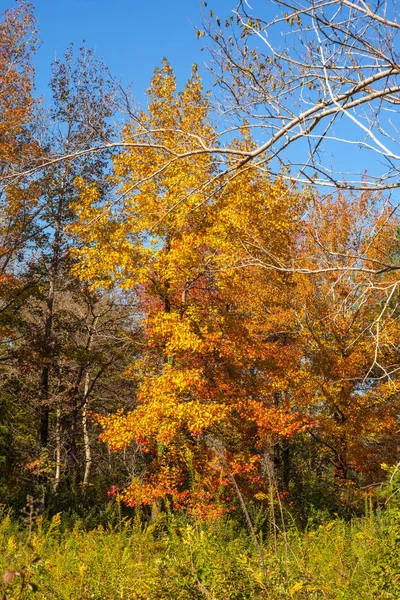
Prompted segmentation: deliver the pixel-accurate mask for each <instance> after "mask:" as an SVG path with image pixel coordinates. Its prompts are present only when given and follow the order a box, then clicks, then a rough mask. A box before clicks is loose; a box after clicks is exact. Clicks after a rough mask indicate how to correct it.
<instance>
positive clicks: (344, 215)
mask: <svg viewBox="0 0 400 600" xmlns="http://www.w3.org/2000/svg"><path fill="white" fill-rule="evenodd" d="M397 228H398V224H397V220H396V219H394V218H392V208H391V206H390V204H388V203H385V202H384V200H383V199H382V198H381V196H376V195H373V194H371V193H367V192H365V193H363V194H360V195H359V196H357V197H352V196H346V195H344V194H338V195H332V196H328V197H325V198H323V201H321V200H320V199H318V198H317V201H316V203H315V204H314V208H313V210H311V211H310V213H309V215H308V221H307V223H305V225H304V229H303V236H304V237H303V240H302V246H301V248H300V250H299V254H298V256H297V260H298V262H297V264H298V266H300V265H303V266H304V267H305V266H307V267H309V268H310V269H313V270H315V271H316V273H315V275H314V276H313V277H311V278H310V277H306V278H304V277H302V278H300V279H299V280H298V287H297V290H298V298H297V300H296V303H297V312H298V316H299V322H300V323H301V334H302V338H303V344H304V350H303V352H304V359H305V361H306V365H307V367H306V368H307V370H308V371H309V377H310V383H311V395H312V397H313V402H314V403H315V408H314V411H312V409H311V411H312V412H314V413H317V414H318V426H317V427H316V428H315V429H314V430H312V431H311V434H312V435H313V436H315V438H316V440H317V441H318V442H319V443H320V444H322V446H323V447H324V448H325V451H326V452H327V454H328V456H329V457H330V460H331V461H332V463H333V465H334V469H335V475H336V477H338V478H341V479H345V478H346V477H347V476H348V475H349V470H353V472H356V473H360V474H362V475H363V476H364V481H366V482H371V481H376V479H377V478H379V471H380V465H381V464H382V463H384V462H386V461H389V462H390V460H391V458H390V457H391V456H394V455H395V454H396V449H397V441H396V432H397V429H398V421H397V415H398V410H399V404H398V381H397V364H398V359H399V357H398V350H397V349H398V344H399V333H398V291H397V283H396V273H395V271H393V270H392V269H387V268H386V266H385V265H388V264H389V265H391V264H392V263H393V259H394V257H395V255H396V253H397V251H398V239H397V235H396V232H397ZM361 260H362V264H360V261H361ZM379 265H380V266H381V267H382V268H381V270H380V271H379V269H378V271H379V272H376V267H377V266H379Z"/></svg>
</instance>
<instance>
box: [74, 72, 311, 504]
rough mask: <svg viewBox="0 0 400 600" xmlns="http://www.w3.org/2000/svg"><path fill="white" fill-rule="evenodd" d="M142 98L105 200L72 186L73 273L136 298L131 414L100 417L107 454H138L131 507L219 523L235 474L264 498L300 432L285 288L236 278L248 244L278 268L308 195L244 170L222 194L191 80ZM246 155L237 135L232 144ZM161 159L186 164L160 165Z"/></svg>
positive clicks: (253, 270) (262, 273)
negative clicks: (272, 458) (286, 447)
mask: <svg viewBox="0 0 400 600" xmlns="http://www.w3.org/2000/svg"><path fill="white" fill-rule="evenodd" d="M149 96H150V102H149V107H148V111H147V112H146V113H143V114H142V115H141V118H140V121H139V125H137V124H136V123H132V124H130V125H128V126H127V127H126V129H125V133H124V135H125V136H126V137H125V139H126V145H127V146H129V143H130V142H129V140H130V139H135V138H136V137H137V136H138V135H139V133H138V130H137V129H138V128H139V129H140V134H141V135H142V136H143V139H146V141H147V142H148V146H149V147H148V149H146V150H143V149H138V148H136V147H135V146H134V145H133V147H131V148H127V149H125V150H124V151H123V152H122V153H121V154H119V155H118V156H117V157H116V158H115V159H114V169H115V178H116V182H117V184H118V186H119V187H118V196H117V198H116V200H115V201H113V202H112V203H111V202H110V203H109V204H104V202H102V201H101V198H100V196H99V193H98V189H97V186H96V185H91V184H87V183H86V182H85V181H84V180H83V178H82V179H81V180H79V182H78V185H79V187H80V191H81V195H80V200H79V209H78V212H79V215H80V223H79V225H78V226H77V228H78V231H79V235H80V237H81V239H82V242H83V247H82V249H81V250H79V255H80V258H81V262H80V263H79V264H78V266H77V268H76V272H77V273H78V274H79V276H80V277H83V278H85V279H87V280H88V281H90V282H91V283H92V285H93V286H94V287H107V286H109V285H110V284H111V283H114V284H118V285H120V286H121V287H123V288H127V289H132V290H136V293H137V294H138V295H139V298H140V301H141V305H142V311H143V315H144V327H145V330H146V335H147V345H146V346H145V347H144V348H143V350H142V352H141V353H140V356H138V357H137V359H136V360H135V361H134V363H133V364H132V366H131V367H130V370H129V373H130V376H131V377H132V380H133V381H135V382H136V385H137V395H136V403H137V406H136V408H135V409H134V410H133V411H131V412H127V413H122V414H117V415H111V416H98V420H99V422H100V423H101V424H102V426H103V428H104V433H103V434H102V439H103V440H105V441H107V442H108V443H109V445H110V446H111V448H113V449H119V450H121V449H123V448H126V447H128V446H130V445H131V444H134V445H135V444H136V445H139V447H140V448H141V451H142V459H141V461H142V462H141V463H138V467H137V469H136V471H135V472H134V477H133V481H132V483H131V484H130V486H129V487H128V488H127V489H126V490H125V491H124V498H125V501H126V502H128V503H129V504H140V503H144V504H154V503H157V502H159V501H160V500H163V499H166V498H172V499H173V500H174V502H175V504H176V505H177V506H186V507H188V508H189V509H190V510H192V511H194V512H197V513H200V514H205V513H207V512H208V511H209V512H211V513H217V514H218V513H219V512H221V511H223V510H224V509H225V507H226V506H228V505H229V503H232V501H233V499H232V494H233V492H232V489H235V485H233V482H234V481H236V477H238V478H239V479H240V483H241V486H243V489H244V490H246V493H249V494H254V493H258V492H260V493H261V491H262V490H263V489H264V488H265V485H266V484H265V480H266V478H265V477H263V474H262V469H261V468H260V461H261V458H262V456H263V455H264V454H266V453H267V454H270V453H271V451H272V452H273V448H274V445H275V444H276V443H279V441H280V440H282V439H284V438H290V437H292V436H293V435H294V434H295V433H296V432H297V431H299V430H302V429H304V428H305V427H306V426H309V425H310V419H309V417H308V415H307V414H306V413H305V412H304V411H299V410H297V404H298V401H297V396H298V394H300V395H301V394H302V391H301V379H302V375H301V373H297V374H295V368H296V365H299V360H300V357H299V355H298V353H297V351H296V344H295V341H294V338H295V332H294V320H293V316H294V315H293V313H291V310H290V306H288V302H287V301H286V297H287V293H288V290H290V288H291V285H292V283H291V281H290V277H286V276H285V275H284V276H282V277H281V276H279V275H277V276H271V274H270V273H267V272H266V270H265V269H263V268H262V267H260V266H259V265H253V266H249V268H248V269H243V268H242V267H243V264H244V263H245V262H246V261H248V259H249V256H250V255H249V252H248V247H249V246H251V247H252V248H253V249H254V247H255V243H256V242H257V243H260V244H263V248H264V249H265V248H269V250H270V251H271V253H274V255H276V256H280V257H281V258H283V257H284V256H285V254H287V253H288V252H290V247H291V245H292V244H293V243H294V241H295V233H296V230H297V226H298V225H297V222H298V221H297V216H298V215H300V214H302V211H303V210H304V205H305V203H306V201H307V198H306V196H304V197H303V196H302V195H300V194H298V193H296V191H295V190H291V189H289V188H288V187H287V186H286V185H285V184H284V183H283V182H282V181H280V182H275V183H272V182H271V181H270V179H269V177H268V175H267V174H260V173H259V172H257V171H256V170H253V169H251V168H250V169H249V168H247V169H243V171H241V172H238V173H237V174H236V175H235V177H234V178H232V179H231V180H230V181H227V182H226V183H225V185H223V186H220V185H219V181H218V173H219V167H218V163H217V162H216V161H215V160H214V159H212V157H211V156H210V155H209V154H208V153H206V152H201V148H202V144H201V139H204V138H206V139H207V140H209V141H210V142H212V140H213V137H215V133H214V132H213V129H212V127H211V125H210V123H209V102H208V98H207V96H204V95H203V92H202V86H201V80H200V78H199V76H198V74H197V71H196V69H195V70H194V72H193V75H192V78H191V79H190V80H189V81H188V83H187V85H186V86H185V88H184V90H183V91H182V92H177V90H176V83H175V77H174V74H173V72H172V69H171V67H170V66H169V64H168V63H167V62H164V63H163V65H162V67H161V68H160V69H158V70H156V73H155V76H154V78H153V81H152V83H151V86H150V89H149ZM188 144H189V145H188ZM251 144H252V141H251V137H250V136H249V133H248V131H247V130H246V128H244V129H243V131H242V136H241V138H240V139H238V140H237V141H235V142H233V144H232V147H233V148H236V149H239V150H240V148H245V147H248V146H249V145H251ZM170 148H173V149H174V152H177V153H179V154H181V155H183V154H184V153H187V155H188V157H187V159H186V160H185V161H183V162H182V161H179V164H178V163H176V164H174V162H173V161H172V163H171V164H169V165H168V167H165V165H164V161H165V157H166V155H168V153H169V150H170ZM197 151H198V152H197ZM192 153H193V154H192ZM282 197H285V199H286V200H287V202H284V203H283V202H281V200H282ZM183 199H184V200H183ZM256 280H257V286H256V287H255V285H254V283H255V281H256Z"/></svg>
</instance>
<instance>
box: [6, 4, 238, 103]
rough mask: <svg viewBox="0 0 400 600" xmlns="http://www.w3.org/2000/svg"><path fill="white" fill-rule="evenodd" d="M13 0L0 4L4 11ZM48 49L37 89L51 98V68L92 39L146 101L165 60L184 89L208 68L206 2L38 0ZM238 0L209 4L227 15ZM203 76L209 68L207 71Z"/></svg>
mask: <svg viewBox="0 0 400 600" xmlns="http://www.w3.org/2000/svg"><path fill="white" fill-rule="evenodd" d="M11 4H12V0H0V7H1V9H2V10H1V12H2V11H3V10H4V9H6V8H7V7H8V6H10V5H11ZM33 4H34V7H35V15H36V17H37V19H38V23H39V28H40V36H41V39H42V45H41V47H40V49H39V51H38V54H37V56H36V58H35V66H36V70H37V91H38V92H39V94H44V95H45V97H47V98H49V92H48V88H47V86H48V82H49V79H50V65H51V62H52V61H53V60H54V58H55V56H56V55H59V56H60V55H62V54H63V53H64V52H65V50H66V48H67V46H68V44H69V43H70V42H74V44H75V45H76V47H77V48H79V47H80V46H81V45H82V40H86V45H87V46H88V47H89V48H94V49H95V50H96V56H97V57H98V58H102V59H103V60H104V62H105V64H106V65H107V66H108V67H109V68H110V70H111V72H112V74H113V75H114V76H115V77H116V78H120V77H122V78H123V83H124V84H125V85H127V84H128V83H130V82H133V92H134V95H135V96H136V97H137V98H138V99H140V100H142V99H143V93H144V92H145V90H146V88H147V86H148V83H149V81H150V79H151V77H152V74H153V70H154V68H155V67H156V66H158V65H160V63H161V59H162V57H163V56H165V57H166V58H167V59H168V60H169V62H170V63H171V64H172V66H173V68H174V69H175V72H176V74H177V78H178V84H179V85H180V86H181V85H182V84H184V82H185V81H186V79H187V78H188V77H189V76H190V71H191V66H192V64H193V63H198V64H199V65H201V64H203V63H204V61H205V60H206V54H207V53H206V52H201V47H202V46H203V43H202V41H203V40H197V39H196V35H195V25H198V26H201V6H200V0H147V1H146V0H112V1H111V2H110V0H33ZM235 5H236V2H235V0H209V2H208V8H213V9H214V11H215V12H216V14H219V15H220V16H221V18H222V17H224V16H229V15H230V14H231V10H232V9H233V8H234V7H235ZM202 72H203V69H202Z"/></svg>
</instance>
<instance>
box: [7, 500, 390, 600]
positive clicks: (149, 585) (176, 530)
mask: <svg viewBox="0 0 400 600" xmlns="http://www.w3.org/2000/svg"><path fill="white" fill-rule="evenodd" d="M117 512H118V511H116V513H117ZM116 513H113V512H112V511H110V510H108V512H106V513H105V515H104V518H103V519H102V521H103V522H102V523H101V524H98V525H97V526H95V527H93V528H90V526H89V527H88V524H87V523H86V524H85V523H84V522H83V521H81V520H79V519H76V520H75V522H74V523H73V522H72V520H71V518H69V519H68V518H67V517H65V518H64V517H63V516H62V515H61V514H56V515H54V516H53V517H52V518H51V519H47V520H46V519H44V518H42V517H39V518H37V519H35V520H34V522H30V523H29V524H28V525H27V524H26V523H24V524H21V521H18V520H17V519H15V518H12V516H11V515H10V514H9V513H4V514H3V515H2V519H1V522H0V548H1V549H2V552H1V554H0V568H1V571H2V573H3V574H4V575H3V577H2V582H1V584H2V587H3V589H2V593H3V594H4V595H3V596H2V597H3V598H4V599H6V598H7V599H8V600H25V599H28V598H32V599H34V600H41V599H52V598H54V599H57V600H89V599H95V600H114V599H121V600H150V599H154V600H181V599H182V600H186V599H187V600H200V599H202V598H205V599H208V600H211V599H214V600H228V599H229V600H239V599H254V600H255V599H261V598H263V599H264V598H265V599H270V600H278V599H279V600H281V599H284V598H294V599H297V600H309V599H310V600H311V599H321V600H323V599H327V600H339V599H340V600H383V599H385V600H386V599H393V600H395V599H396V600H397V599H398V598H399V597H400V544H399V540H400V511H399V509H398V508H393V509H390V510H386V511H382V512H378V513H376V512H374V511H372V510H370V509H369V510H367V512H366V515H365V516H364V517H362V518H355V519H353V520H351V521H347V522H346V521H345V520H343V519H340V518H336V519H334V520H325V521H324V522H322V523H319V524H318V523H316V522H312V521H311V520H310V522H309V525H308V526H307V527H306V528H305V529H304V530H302V531H301V530H299V529H298V528H297V527H296V526H295V525H294V524H292V525H291V526H288V527H287V531H286V532H283V531H282V530H281V531H280V532H279V533H278V534H277V535H276V536H274V534H273V532H272V531H269V532H268V531H267V529H266V528H265V527H263V531H264V534H262V533H261V531H259V532H258V539H259V542H260V546H261V548H262V554H263V559H264V566H262V565H260V559H259V554H258V552H257V548H255V546H254V543H253V540H252V538H251V536H250V535H249V534H248V533H247V531H246V530H245V528H244V527H241V526H240V525H239V524H238V521H237V519H232V518H230V517H229V516H226V517H225V518H224V519H222V520H220V521H214V522H212V521H209V522H195V521H194V520H193V519H189V518H188V517H187V516H183V515H179V514H172V513H170V514H168V513H161V514H160V515H159V516H158V517H157V518H156V520H153V521H149V522H144V520H143V515H140V514H139V513H136V517H134V518H133V519H127V518H124V517H121V515H119V516H120V518H118V514H116Z"/></svg>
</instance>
